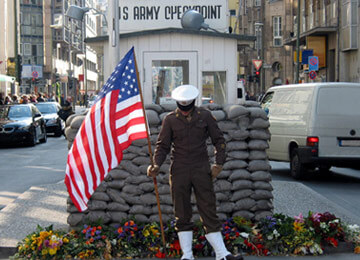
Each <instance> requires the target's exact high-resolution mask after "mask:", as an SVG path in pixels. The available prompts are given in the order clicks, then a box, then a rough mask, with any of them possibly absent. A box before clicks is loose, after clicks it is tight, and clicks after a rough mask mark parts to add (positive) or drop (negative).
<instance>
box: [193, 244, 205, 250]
mask: <svg viewBox="0 0 360 260" xmlns="http://www.w3.org/2000/svg"><path fill="white" fill-rule="evenodd" d="M203 248H204V245H203V244H196V245H195V249H196V250H198V251H201V250H202V249H203Z"/></svg>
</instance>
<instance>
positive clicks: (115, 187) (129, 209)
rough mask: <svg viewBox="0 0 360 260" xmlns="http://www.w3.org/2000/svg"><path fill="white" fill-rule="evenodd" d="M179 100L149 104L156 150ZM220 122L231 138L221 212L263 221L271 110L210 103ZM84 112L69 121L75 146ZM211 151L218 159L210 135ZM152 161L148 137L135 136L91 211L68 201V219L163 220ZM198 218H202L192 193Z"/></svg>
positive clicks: (220, 181)
mask: <svg viewBox="0 0 360 260" xmlns="http://www.w3.org/2000/svg"><path fill="white" fill-rule="evenodd" d="M175 106H176V105H175V104H165V105H162V106H160V105H156V104H150V105H147V106H145V108H146V114H147V118H148V122H149V126H150V133H151V137H150V140H151V144H152V150H154V145H155V142H156V140H157V135H158V133H159V130H160V127H161V122H162V119H163V118H164V117H165V116H166V115H167V114H168V113H169V112H170V111H173V110H174V109H175ZM204 107H206V108H207V109H209V110H210V111H211V113H212V115H213V116H214V117H215V118H216V120H217V121H218V125H219V127H220V129H221V130H222V131H223V133H224V137H225V140H226V152H227V158H226V163H225V164H224V166H223V171H222V172H221V173H220V175H219V176H218V178H217V180H216V181H215V182H214V190H215V193H216V199H217V212H218V216H219V218H220V219H221V220H225V219H227V218H229V217H233V216H242V217H245V218H247V219H252V220H259V219H261V218H263V217H266V216H268V215H272V212H273V203H272V199H273V195H272V190H273V188H272V185H271V174H270V172H269V171H270V168H271V167H270V164H269V161H268V160H267V155H266V149H267V148H268V140H269V139H270V132H269V130H268V128H269V121H268V117H267V115H266V113H265V112H264V111H263V110H262V109H261V108H260V106H259V104H258V103H257V102H255V101H246V102H245V103H244V105H226V106H224V107H222V106H219V105H216V104H207V105H205V106H204ZM84 118H85V115H72V116H70V117H69V118H68V120H67V121H66V130H65V134H66V138H67V140H68V147H69V149H70V147H71V145H72V142H73V140H74V138H75V135H76V133H77V131H78V129H79V127H80V126H81V123H82V121H83V120H84ZM208 152H209V155H210V157H211V160H212V161H213V160H214V150H213V146H212V145H211V142H210V140H208ZM149 164H150V158H149V152H148V145H147V140H146V139H142V140H136V141H135V142H133V144H132V145H131V146H130V147H129V148H128V149H127V150H125V151H124V156H123V160H122V161H121V163H120V165H119V166H118V167H116V168H114V169H113V170H111V171H110V172H109V174H108V176H107V177H106V178H105V180H104V181H103V182H102V183H101V185H100V186H99V187H98V188H97V189H96V191H95V193H94V194H93V196H92V197H91V199H90V201H89V205H88V206H89V207H88V210H86V211H85V212H81V213H80V212H78V211H77V209H76V207H75V206H74V205H73V203H72V202H71V200H70V198H68V200H67V211H68V213H69V216H68V219H67V221H68V224H69V225H70V226H72V227H75V226H78V225H81V224H84V223H86V222H88V221H90V222H92V221H97V220H98V219H101V220H102V222H103V223H104V224H109V225H116V224H119V223H120V222H121V221H122V220H126V219H129V218H131V217H134V218H135V219H136V220H138V221H141V222H144V223H149V222H153V221H159V217H158V208H157V204H156V197H155V192H154V184H153V181H152V178H149V177H147V176H146V169H147V167H148V165H149ZM169 165H170V159H169V156H168V158H167V159H166V161H165V162H164V164H163V165H162V166H161V168H160V173H159V176H158V177H157V179H158V188H159V197H160V203H161V210H162V218H163V221H165V222H166V221H168V220H171V219H173V218H174V215H173V208H172V200H171V195H170V186H169ZM192 204H193V213H194V214H193V219H194V220H196V219H199V214H198V211H197V208H196V205H195V197H194V196H193V197H192Z"/></svg>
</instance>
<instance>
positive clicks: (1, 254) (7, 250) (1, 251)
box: [0, 247, 17, 259]
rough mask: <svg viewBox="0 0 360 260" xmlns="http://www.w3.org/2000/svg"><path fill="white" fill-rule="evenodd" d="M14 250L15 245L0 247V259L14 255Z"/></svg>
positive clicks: (15, 249) (15, 250)
mask: <svg viewBox="0 0 360 260" xmlns="http://www.w3.org/2000/svg"><path fill="white" fill-rule="evenodd" d="M16 252H17V248H16V247H0V259H9V257H10V256H13V255H15V253H16Z"/></svg>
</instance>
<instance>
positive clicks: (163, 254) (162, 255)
mask: <svg viewBox="0 0 360 260" xmlns="http://www.w3.org/2000/svg"><path fill="white" fill-rule="evenodd" d="M155 256H156V257H157V258H165V253H162V252H161V251H160V250H158V252H157V253H156V255H155Z"/></svg>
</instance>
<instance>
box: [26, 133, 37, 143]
mask: <svg viewBox="0 0 360 260" xmlns="http://www.w3.org/2000/svg"><path fill="white" fill-rule="evenodd" d="M36 143H37V138H36V132H35V129H34V130H33V131H32V133H31V134H30V140H29V142H28V145H29V146H35V145H36Z"/></svg>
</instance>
